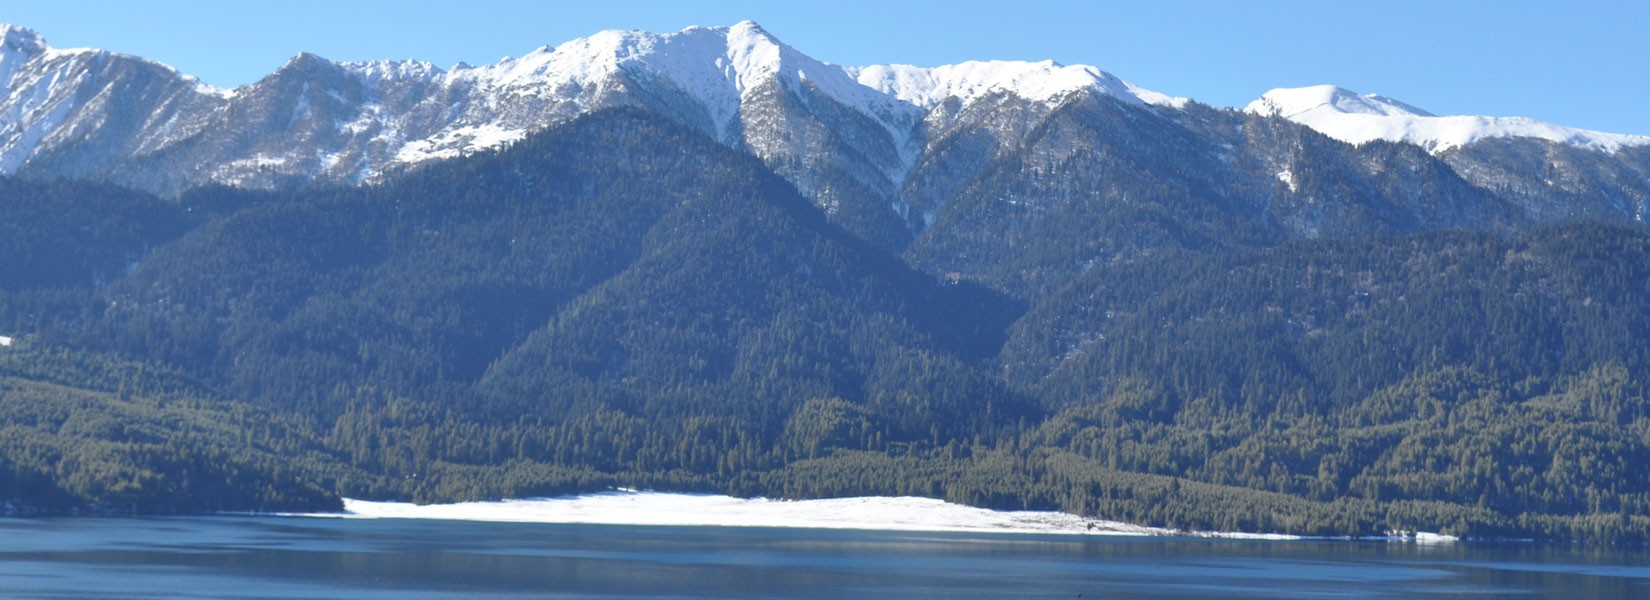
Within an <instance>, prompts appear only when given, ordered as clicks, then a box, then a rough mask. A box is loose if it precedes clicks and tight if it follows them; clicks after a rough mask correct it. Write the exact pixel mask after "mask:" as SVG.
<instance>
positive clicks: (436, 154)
mask: <svg viewBox="0 0 1650 600" xmlns="http://www.w3.org/2000/svg"><path fill="white" fill-rule="evenodd" d="M0 39H3V45H0V82H4V83H5V88H4V90H5V91H4V102H3V103H0V172H3V174H0V216H3V217H4V218H0V336H3V337H0V512H24V513H26V512H75V511H82V512H119V513H129V512H137V513H165V512H202V511H214V510H253V509H264V510H292V509H303V510H312V509H318V508H336V507H338V506H340V504H339V496H341V495H344V496H350V497H356V498H368V499H402V500H405V499H412V500H416V501H420V502H441V501H453V500H473V499H480V498H498V497H524V496H543V495H555V494H562V493H570V492H582V491H593V490H600V489H603V488H604V487H607V486H623V487H631V488H655V489H667V490H676V491H714V492H718V493H729V494H736V495H744V496H767V497H775V498H779V497H783V498H801V497H828V496H845V495H866V494H875V495H919V496H928V497H943V498H946V499H949V500H953V501H957V502H963V503H968V504H972V505H977V506H989V507H994V508H1059V509H1062V510H1067V511H1071V512H1075V513H1080V514H1084V515H1091V516H1098V517H1102V518H1107V519H1115V520H1125V521H1131V522H1136V523H1141V524H1147V525H1159V526H1171V527H1184V528H1193V529H1202V530H1227V531H1231V530H1238V531H1265V532H1286V533H1301V534H1321V535H1353V534H1366V533H1381V532H1383V531H1387V530H1406V531H1415V530H1421V531H1444V532H1446V533H1451V534H1456V535H1465V536H1486V537H1496V536H1517V537H1542V538H1554V539H1567V540H1576V539H1588V540H1595V541H1608V542H1632V543H1640V542H1643V541H1645V540H1650V392H1647V390H1650V385H1647V384H1646V382H1645V381H1644V380H1643V373H1646V372H1650V346H1647V345H1646V344H1645V343H1644V342H1643V340H1645V339H1647V338H1650V287H1647V285H1646V282H1647V281H1650V230H1647V229H1646V227H1645V224H1644V220H1645V217H1646V215H1647V214H1650V138H1643V137H1635V136H1624V135H1615V134H1605V133H1598V132H1589V131H1581V130H1575V129H1568V128H1563V127H1559V126H1555V125H1547V124H1541V123H1536V122H1533V121H1528V120H1523V119H1511V118H1492V117H1442V116H1434V115H1431V114H1429V113H1427V112H1426V111H1424V110H1421V109H1419V108H1416V107H1413V106H1410V105H1407V104H1404V103H1402V102H1399V101H1396V100H1392V99H1388V98H1383V97H1379V96H1371V95H1358V94H1355V93H1352V92H1348V91H1346V90H1342V89H1338V88H1333V87H1314V88H1302V89H1294V90H1273V91H1271V92H1268V93H1267V94H1266V95H1265V96H1264V97H1262V98H1261V99H1259V100H1257V101H1255V102H1254V103H1252V104H1250V105H1249V106H1248V107H1247V108H1244V109H1241V110H1239V109H1228V108H1214V107H1210V106H1206V105H1203V104H1200V103H1197V102H1195V101H1191V100H1187V99H1183V98H1175V97H1172V96H1168V95H1165V94H1160V93H1156V92H1152V91H1148V90H1144V89H1141V88H1139V87H1137V86H1134V85H1131V84H1129V83H1127V82H1125V81H1123V80H1121V79H1118V78H1116V77H1114V76H1112V75H1110V74H1107V73H1105V72H1102V71H1100V70H1098V69H1095V68H1092V67H1084V66H1061V65H1058V64H1055V63H1052V62H1042V63H1025V62H975V63H964V64H959V65H950V66H942V67H933V68H921V67H912V66H902V65H893V66H870V67H852V68H843V67H837V66H833V65H829V64H825V63H822V62H819V61H816V60H813V59H811V58H809V57H807V56H806V55H804V54H802V53H800V52H798V51H796V50H795V49H792V48H790V47H789V46H786V45H785V44H783V43H781V42H779V41H778V40H777V39H775V38H774V37H773V36H772V35H770V34H769V33H767V32H766V31H764V30H763V29H762V28H761V27H759V26H757V25H756V24H754V23H750V22H743V23H739V24H736V25H733V26H731V27H725V28H697V27H696V28H690V29H687V30H684V31H681V32H677V33H669V34H651V33H642V32H603V33H599V34H596V35H594V36H591V37H589V38H585V39H581V40H575V41H572V42H568V43H565V44H562V45H560V46H557V47H556V48H553V49H552V48H541V49H539V50H536V51H533V52H531V53H529V54H527V55H525V56H522V57H520V58H513V59H506V60H504V61H501V62H499V63H498V64H495V65H489V66H481V67H471V66H466V65H459V66H457V67H454V68H452V69H451V70H442V69H439V68H436V67H434V66H432V65H429V64H424V63H414V62H399V63H335V62H331V61H327V60H325V59H322V58H320V57H316V56H313V55H308V54H301V55H298V56H297V57H295V58H293V59H292V60H291V61H289V62H288V63H287V64H286V65H285V66H283V67H282V68H281V69H279V70H277V71H276V72H275V73H273V74H271V75H269V76H268V77H265V78H264V79H263V80H261V81H259V82H258V83H255V84H252V85H249V86H245V87H242V88H237V89H234V90H219V89H214V88H211V87H209V86H205V85H203V84H201V83H200V82H198V81H196V80H194V79H192V78H190V77H188V76H185V75H181V74H179V73H177V72H175V71H174V70H173V69H171V68H168V67H166V66H164V65H159V64H156V63H153V62H149V61H145V60H142V59H138V58H133V57H128V56H122V55H118V54H112V53H107V52H100V51H93V50H58V49H53V48H51V47H49V46H47V45H46V44H45V42H44V41H43V40H42V39H41V38H40V36H38V35H36V34H34V33H33V32H30V31H28V30H25V29H22V28H18V27H15V26H6V27H3V28H0Z"/></svg>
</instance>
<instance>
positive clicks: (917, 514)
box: [313, 490, 1173, 535]
mask: <svg viewBox="0 0 1650 600" xmlns="http://www.w3.org/2000/svg"><path fill="white" fill-rule="evenodd" d="M313 516H334V517H345V518H369V519H374V518H376V519H384V518H403V519H448V520H468V521H499V522H525V523H589V524H610V525H700V526H725V527H804V528H820V529H876V530H892V531H961V532H1003V533H1073V534H1077V533H1082V534H1089V533H1092V534H1104V535H1166V534H1171V533H1173V532H1171V531H1169V530H1165V529H1158V528H1152V527H1141V526H1138V525H1130V524H1127V523H1118V522H1113V521H1099V520H1094V519H1086V518H1083V517H1080V516H1077V515H1071V514H1066V513H1059V512H1044V511H997V510H987V509H983V508H974V507H970V506H963V505H960V504H951V503H947V502H944V501H941V500H934V499H930V498H912V497H903V498H885V497H866V498H835V499H830V500H797V501H784V500H768V499H763V498H756V499H740V498H733V497H729V496H715V495H705V494H670V493H660V492H639V491H630V490H619V491H611V492H603V493H597V494H587V495H583V496H569V497H562V498H538V499H529V500H503V501H497V502H465V503H460V504H432V505H425V506H418V505H414V504H408V503H400V502H369V501H366V500H353V499H345V500H344V512H343V513H340V514H320V515H313Z"/></svg>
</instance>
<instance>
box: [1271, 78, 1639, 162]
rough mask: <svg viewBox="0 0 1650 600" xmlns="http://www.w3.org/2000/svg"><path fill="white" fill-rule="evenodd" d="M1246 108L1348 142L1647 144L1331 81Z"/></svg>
mask: <svg viewBox="0 0 1650 600" xmlns="http://www.w3.org/2000/svg"><path fill="white" fill-rule="evenodd" d="M1244 110H1245V111H1248V112H1251V113H1254V114H1257V115H1263V116H1268V117H1282V118H1285V119H1289V120H1291V121H1294V122H1296V123H1300V124H1302V125H1305V126H1307V127H1311V128H1312V129H1315V130H1317V131H1318V132H1319V133H1322V134H1324V135H1327V136H1329V137H1332V138H1335V139H1337V140H1340V141H1343V142H1346V143H1349V144H1362V143H1365V142H1370V141H1374V140H1387V141H1391V142H1408V143H1411V144H1415V145H1418V146H1421V147H1423V148H1426V149H1427V150H1428V151H1431V152H1434V153H1437V152H1444V151H1446V150H1450V149H1453V148H1459V147H1461V146H1465V145H1467V144H1471V143H1473V142H1476V141H1478V140H1482V139H1490V138H1512V137H1522V138H1538V139H1543V140H1547V141H1550V142H1557V143H1560V144H1569V145H1572V146H1577V147H1581V148H1587V149H1591V150H1599V151H1603V152H1615V151H1616V150H1620V149H1621V148H1624V147H1628V146H1643V145H1650V137H1646V136H1639V135H1623V134H1616V133H1603V132H1599V131H1590V130H1586V129H1576V128H1572V127H1563V126H1560V125H1553V124H1551V123H1544V122H1541V121H1536V120H1534V119H1526V118H1523V117H1483V116H1438V115H1434V114H1432V113H1430V112H1427V111H1424V110H1421V109H1419V108H1416V107H1414V106H1411V105H1408V104H1405V103H1403V102H1399V101H1397V100H1393V99H1391V98H1387V97H1385V96H1380V95H1376V94H1363V95H1359V94H1358V93H1357V92H1353V91H1350V90H1347V89H1344V88H1340V87H1336V86H1332V85H1316V86H1310V87H1302V88H1278V89H1274V90H1272V91H1269V92H1266V94H1265V95H1262V96H1261V97H1260V98H1259V99H1257V100H1255V101H1254V102H1250V103H1249V105H1248V106H1246V107H1244Z"/></svg>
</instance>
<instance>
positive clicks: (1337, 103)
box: [1244, 85, 1436, 118]
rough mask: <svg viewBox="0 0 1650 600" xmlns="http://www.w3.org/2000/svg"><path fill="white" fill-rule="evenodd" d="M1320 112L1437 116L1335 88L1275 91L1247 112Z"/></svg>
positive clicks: (1396, 102)
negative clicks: (1324, 110) (1319, 110)
mask: <svg viewBox="0 0 1650 600" xmlns="http://www.w3.org/2000/svg"><path fill="white" fill-rule="evenodd" d="M1320 108H1323V109H1326V110H1332V111H1335V112H1339V113H1345V114H1360V115H1380V116H1389V117H1391V116H1412V117H1432V116H1436V115H1433V114H1432V113H1430V112H1427V111H1425V110H1421V109H1419V108H1416V107H1414V106H1411V105H1409V104H1405V103H1403V102H1399V101H1397V100H1393V99H1391V98H1387V97H1385V96H1381V95H1377V94H1362V95H1360V94H1358V93H1357V92H1354V91H1352V90H1349V89H1346V88H1343V87H1339V86H1334V85H1314V86H1307V87H1299V88H1276V89H1273V90H1270V91H1268V92H1266V93H1265V94H1263V95H1262V96H1261V97H1260V98H1259V99H1258V100H1255V101H1254V102H1250V103H1249V106H1247V107H1245V108H1244V110H1246V111H1248V112H1252V113H1255V114H1261V115H1267V116H1274V117H1284V118H1289V117H1292V116H1294V115H1298V114H1302V113H1306V112H1309V111H1313V110H1318V109H1320Z"/></svg>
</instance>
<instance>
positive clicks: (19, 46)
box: [0, 23, 47, 53]
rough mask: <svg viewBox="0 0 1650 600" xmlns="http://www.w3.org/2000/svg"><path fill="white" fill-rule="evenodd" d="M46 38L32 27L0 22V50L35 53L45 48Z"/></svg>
mask: <svg viewBox="0 0 1650 600" xmlns="http://www.w3.org/2000/svg"><path fill="white" fill-rule="evenodd" d="M46 48H47V46H46V39H45V38H43V37H40V34H39V33H36V32H35V31H34V30H33V29H29V28H27V27H23V26H21V25H13V24H11V23H0V52H4V51H22V52H28V53H37V52H41V51H44V50H46Z"/></svg>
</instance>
